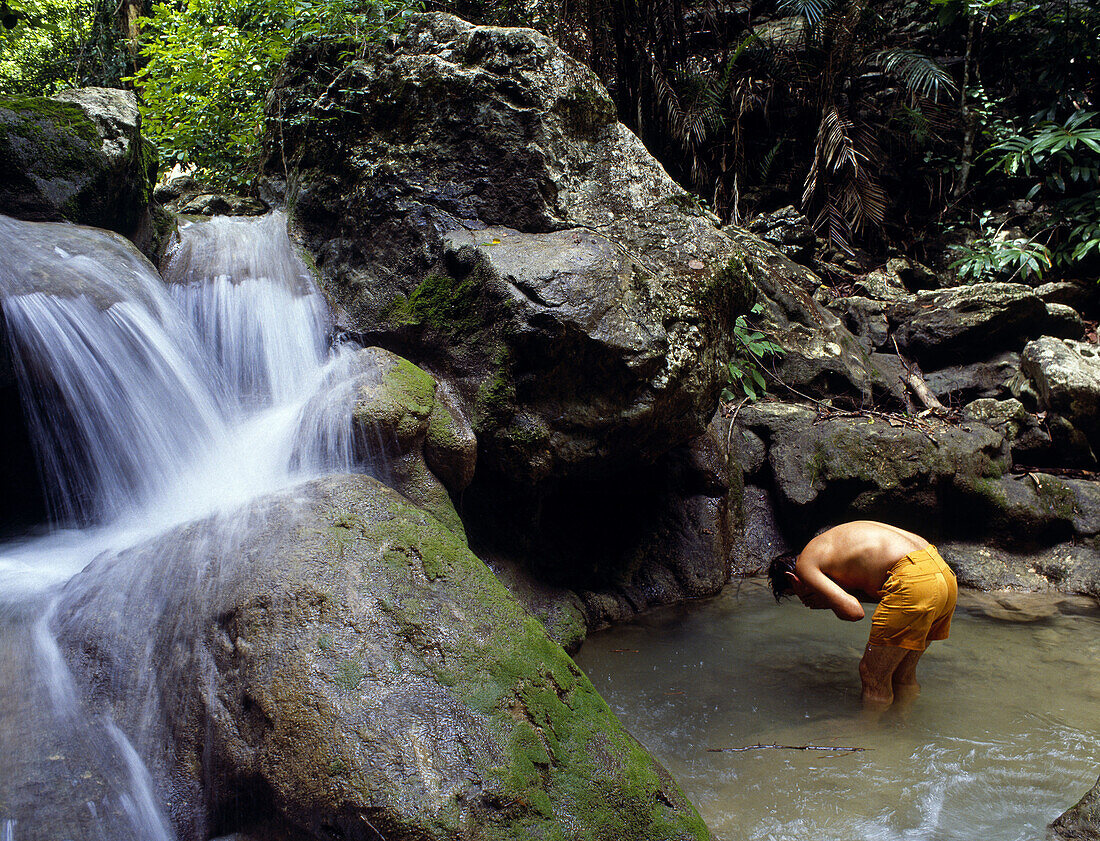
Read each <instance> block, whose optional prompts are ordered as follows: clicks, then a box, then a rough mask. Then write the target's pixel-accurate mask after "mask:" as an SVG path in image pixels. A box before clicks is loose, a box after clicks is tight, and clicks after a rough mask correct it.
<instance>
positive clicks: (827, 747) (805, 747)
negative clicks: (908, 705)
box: [707, 744, 870, 753]
mask: <svg viewBox="0 0 1100 841" xmlns="http://www.w3.org/2000/svg"><path fill="white" fill-rule="evenodd" d="M769 748H770V749H772V750H830V751H835V752H836V753H855V752H856V751H861V750H870V748H855V747H835V746H832V745H775V744H772V745H746V746H745V747H743V748H707V753H738V752H740V751H743V750H765V749H769Z"/></svg>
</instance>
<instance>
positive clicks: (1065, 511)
mask: <svg viewBox="0 0 1100 841" xmlns="http://www.w3.org/2000/svg"><path fill="white" fill-rule="evenodd" d="M1034 478H1035V492H1036V493H1037V494H1038V495H1039V500H1040V501H1041V502H1042V503H1043V505H1045V506H1046V509H1047V510H1048V511H1050V512H1051V513H1052V514H1054V515H1055V516H1056V517H1058V518H1059V519H1061V520H1072V519H1073V518H1074V517H1075V516H1076V515H1077V495H1076V494H1075V493H1074V492H1073V489H1072V488H1070V487H1069V486H1068V485H1066V484H1065V483H1064V482H1062V481H1060V480H1059V479H1057V478H1056V477H1054V476H1048V475H1046V474H1043V475H1042V476H1041V477H1040V476H1035V477H1034Z"/></svg>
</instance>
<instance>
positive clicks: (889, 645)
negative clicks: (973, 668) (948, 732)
mask: <svg viewBox="0 0 1100 841" xmlns="http://www.w3.org/2000/svg"><path fill="white" fill-rule="evenodd" d="M768 578H770V579H771V584H772V592H773V593H775V599H776V601H779V599H780V598H781V597H783V596H798V598H799V599H800V600H801V602H802V604H804V605H806V607H810V608H815V609H819V608H829V609H830V610H832V611H833V613H835V614H836V615H837V616H839V617H840V618H841V619H845V620H847V621H849V622H858V621H859V620H860V619H862V618H863V617H864V611H863V605H862V604H860V601H861V600H862V601H869V602H878V607H877V608H875V612H874V614H873V615H872V617H871V636H870V639H869V640H868V642H867V648H866V650H865V651H864V652H863V659H862V660H860V662H859V676H860V679H861V680H862V682H863V702H864V705H865V706H867V707H869V708H874V709H884V708H886V707H888V706H890V704H891V703H893V701H894V699H895V697H897V698H898V699H899V700H908V699H911V698H912V697H913V696H915V695H916V693H917V692H918V691H919V690H920V685H919V684H918V683H917V678H916V668H917V661H918V660H919V659H920V656H921V654H923V653H924V649H925V648H927V647H928V643H929V641H931V640H942V639H947V632H948V630H949V628H950V626H951V614H952V613H953V612H954V610H955V600H956V598H957V597H958V587H957V585H956V583H955V576H954V574H953V573H952V572H951V570H950V568H948V566H947V564H945V563H944V561H943V558H941V557H940V555H939V553H938V552H937V551H936V547H935V546H932V545H931V544H930V543H929V542H928V541H927V540H925V539H924V538H923V537H920V536H918V535H915V534H913V533H912V532H908V531H903V530H902V529H899V528H895V527H894V526H889V525H886V524H885V523H876V522H872V521H871V520H857V521H855V522H851V523H844V524H843V525H839V526H836V527H835V528H831V529H829V530H828V531H825V532H822V533H821V534H819V535H818V536H817V537H815V538H814V539H813V540H811V541H810V542H809V543H807V544H806V548H804V549H803V550H802V551H801V552H800V553H799V555H798V557H797V559H796V558H795V557H794V556H792V555H784V556H781V557H778V558H776V559H775V560H774V561H772V563H771V566H770V567H769V568H768Z"/></svg>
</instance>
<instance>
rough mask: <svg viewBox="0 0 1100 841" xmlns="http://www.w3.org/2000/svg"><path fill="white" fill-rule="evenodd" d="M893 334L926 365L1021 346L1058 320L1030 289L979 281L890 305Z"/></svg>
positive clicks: (984, 354)
mask: <svg viewBox="0 0 1100 841" xmlns="http://www.w3.org/2000/svg"><path fill="white" fill-rule="evenodd" d="M890 318H891V321H892V323H893V324H895V325H896V329H895V330H894V337H895V338H896V339H897V342H898V345H899V346H900V347H901V348H902V350H906V351H908V352H910V353H911V354H912V355H913V356H915V357H916V358H917V359H919V360H921V362H922V363H924V364H925V365H926V367H931V366H933V365H938V364H943V363H947V362H956V361H957V360H958V359H960V358H963V359H982V358H986V357H988V356H989V355H990V354H991V353H993V352H995V351H1000V350H1019V348H1020V346H1021V345H1022V344H1023V343H1024V341H1026V340H1027V339H1029V338H1034V337H1037V336H1041V335H1044V334H1045V333H1047V332H1048V328H1050V327H1052V326H1054V325H1060V324H1061V321H1060V320H1059V318H1058V316H1057V315H1056V314H1055V315H1052V314H1051V313H1050V312H1049V311H1048V309H1047V306H1046V304H1045V303H1043V301H1042V300H1041V299H1040V298H1039V297H1038V296H1037V295H1036V294H1035V292H1034V290H1033V289H1031V288H1030V287H1028V286H1025V285H1023V284H1019V283H982V284H975V285H974V286H959V287H955V288H952V289H943V290H938V291H930V292H919V293H917V295H915V296H914V298H913V300H912V301H911V302H906V303H899V304H897V305H895V306H894V307H893V308H892V309H891V313H890Z"/></svg>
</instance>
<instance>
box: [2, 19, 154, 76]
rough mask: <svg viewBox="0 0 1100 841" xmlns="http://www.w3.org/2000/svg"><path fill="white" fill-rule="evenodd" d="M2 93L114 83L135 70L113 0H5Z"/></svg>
mask: <svg viewBox="0 0 1100 841" xmlns="http://www.w3.org/2000/svg"><path fill="white" fill-rule="evenodd" d="M2 8H3V10H4V14H3V16H2V22H3V25H2V26H0V93H3V94H16V95H28V96H48V95H50V94H53V93H56V92H57V91H59V90H63V89H66V88H72V87H80V86H83V85H101V86H107V87H115V86H119V85H120V84H121V78H122V76H124V75H126V74H127V73H129V72H131V71H132V67H130V65H129V63H128V61H129V55H128V53H127V51H126V49H125V47H124V46H123V43H122V38H121V29H120V27H119V25H118V20H117V19H116V17H115V11H116V8H117V7H116V4H115V3H114V2H109V0H36V1H34V2H32V0H4V3H3V7H2Z"/></svg>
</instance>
